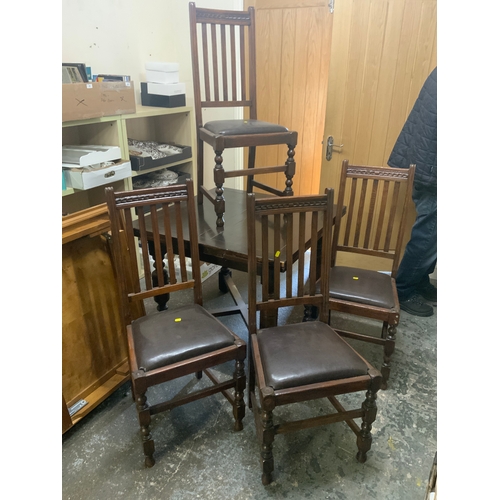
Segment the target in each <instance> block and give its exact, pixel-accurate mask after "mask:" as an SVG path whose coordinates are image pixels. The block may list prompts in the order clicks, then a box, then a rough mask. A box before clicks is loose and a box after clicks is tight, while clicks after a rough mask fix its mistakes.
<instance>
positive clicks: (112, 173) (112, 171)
mask: <svg viewBox="0 0 500 500" xmlns="http://www.w3.org/2000/svg"><path fill="white" fill-rule="evenodd" d="M113 175H115V171H114V170H111V172H108V173H107V174H104V177H105V178H106V179H107V178H108V177H113Z"/></svg>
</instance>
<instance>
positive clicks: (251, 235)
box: [247, 196, 268, 333]
mask: <svg viewBox="0 0 500 500" xmlns="http://www.w3.org/2000/svg"><path fill="white" fill-rule="evenodd" d="M247 217H248V222H247V234H248V236H247V245H248V262H249V265H248V273H247V274H248V311H249V315H248V330H249V332H253V333H255V332H256V331H257V313H256V311H257V237H256V229H255V225H256V221H255V197H254V196H252V197H249V198H248V199H247ZM263 219H264V218H262V220H261V252H262V248H263V247H264V243H263V241H264V235H265V233H266V228H265V227H264V220H263ZM250 263H251V264H250ZM267 276H268V267H267V266H266V265H263V266H262V271H261V283H262V294H263V300H266V299H265V298H264V292H265V290H266V289H267Z"/></svg>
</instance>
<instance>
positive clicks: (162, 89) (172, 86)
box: [141, 82, 186, 95]
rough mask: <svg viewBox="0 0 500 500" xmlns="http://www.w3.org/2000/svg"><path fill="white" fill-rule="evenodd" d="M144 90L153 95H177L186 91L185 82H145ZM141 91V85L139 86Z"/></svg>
mask: <svg viewBox="0 0 500 500" xmlns="http://www.w3.org/2000/svg"><path fill="white" fill-rule="evenodd" d="M146 83H147V85H146V90H147V93H148V94H155V95H179V94H185V93H186V84H185V83H151V82H146ZM141 91H142V86H141Z"/></svg>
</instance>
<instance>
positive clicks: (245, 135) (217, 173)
mask: <svg viewBox="0 0 500 500" xmlns="http://www.w3.org/2000/svg"><path fill="white" fill-rule="evenodd" d="M189 18H190V31H191V59H192V66H193V83H194V103H195V117H196V136H197V150H198V151H197V172H198V177H197V182H198V203H203V197H206V198H207V199H208V200H210V202H211V203H213V205H214V209H215V213H216V215H217V219H216V223H217V227H223V226H224V212H225V211H226V206H225V199H224V182H225V180H226V179H227V178H229V177H240V176H246V177H247V191H248V192H252V190H253V188H254V187H258V188H260V189H262V190H264V191H266V192H269V193H271V194H274V195H278V196H288V195H293V189H292V182H293V181H292V178H293V176H294V174H295V161H294V155H295V146H296V145H297V132H294V131H291V130H288V129H287V128H286V127H284V126H283V125H280V124H276V123H269V122H265V121H261V120H258V119H257V101H256V88H257V83H256V82H257V80H256V54H255V11H254V8H253V7H250V8H249V9H248V11H229V10H214V9H202V8H197V7H196V5H195V3H194V2H190V4H189ZM234 107H237V108H243V110H247V112H248V116H245V117H244V119H231V120H214V121H209V122H207V123H204V121H203V114H204V113H203V110H204V108H234ZM204 143H207V144H208V145H210V146H211V147H212V148H213V150H214V154H215V166H214V184H215V192H214V191H213V189H212V190H208V189H206V188H205V187H204V186H203V172H204V164H203V144H204ZM277 144H278V145H279V144H285V145H287V146H288V152H287V159H286V161H285V162H284V164H283V165H278V166H269V167H257V168H255V154H256V146H269V145H277ZM227 148H248V169H243V170H241V169H240V170H235V169H234V168H233V169H231V168H227V165H223V159H222V154H223V152H224V150H225V149H227ZM273 172H284V174H285V179H284V189H283V191H280V190H279V189H276V188H274V187H271V186H269V185H267V184H263V183H261V182H258V181H256V180H255V179H254V176H255V175H258V174H269V173H273Z"/></svg>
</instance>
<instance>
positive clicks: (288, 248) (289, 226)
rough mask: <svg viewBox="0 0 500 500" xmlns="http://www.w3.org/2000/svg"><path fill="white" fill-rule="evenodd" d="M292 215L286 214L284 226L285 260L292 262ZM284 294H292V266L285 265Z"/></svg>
mask: <svg viewBox="0 0 500 500" xmlns="http://www.w3.org/2000/svg"><path fill="white" fill-rule="evenodd" d="M293 216H294V214H286V215H285V222H284V226H285V229H286V261H287V262H293ZM285 272H286V280H285V284H286V296H287V297H291V296H292V282H293V280H292V272H293V269H292V266H291V265H287V266H286V271H285Z"/></svg>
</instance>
